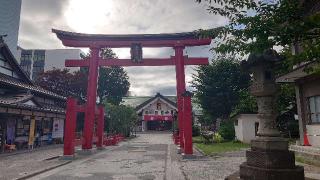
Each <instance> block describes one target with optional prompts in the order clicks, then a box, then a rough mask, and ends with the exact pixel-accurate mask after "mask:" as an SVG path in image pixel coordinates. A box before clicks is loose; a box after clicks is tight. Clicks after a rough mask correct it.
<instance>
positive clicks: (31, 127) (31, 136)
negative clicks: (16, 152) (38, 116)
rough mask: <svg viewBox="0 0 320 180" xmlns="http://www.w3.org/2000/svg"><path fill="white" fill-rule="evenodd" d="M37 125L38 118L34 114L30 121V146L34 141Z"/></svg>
mask: <svg viewBox="0 0 320 180" xmlns="http://www.w3.org/2000/svg"><path fill="white" fill-rule="evenodd" d="M35 126H36V120H35V118H34V116H33V117H32V118H31V121H30V131H29V142H28V145H29V146H32V145H33V142H34V129H35Z"/></svg>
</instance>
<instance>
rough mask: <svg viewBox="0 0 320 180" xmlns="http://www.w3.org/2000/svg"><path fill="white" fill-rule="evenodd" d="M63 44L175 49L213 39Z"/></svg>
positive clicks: (73, 41)
mask: <svg viewBox="0 0 320 180" xmlns="http://www.w3.org/2000/svg"><path fill="white" fill-rule="evenodd" d="M61 41H62V44H63V45H65V46H68V47H82V48H85V47H92V46H98V47H101V48H103V47H108V48H124V47H131V45H132V43H141V45H142V46H143V47H175V46H203V45H210V43H211V39H186V40H149V41H148V40H145V41H136V40H133V41H101V40H100V41H99V40H91V41H90V40H78V39H61Z"/></svg>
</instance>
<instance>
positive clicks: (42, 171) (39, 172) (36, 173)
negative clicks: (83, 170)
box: [15, 161, 72, 180]
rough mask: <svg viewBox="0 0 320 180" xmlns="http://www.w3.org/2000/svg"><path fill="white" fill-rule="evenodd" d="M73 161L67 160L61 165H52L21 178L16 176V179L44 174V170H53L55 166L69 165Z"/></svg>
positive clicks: (23, 179) (22, 179) (21, 179)
mask: <svg viewBox="0 0 320 180" xmlns="http://www.w3.org/2000/svg"><path fill="white" fill-rule="evenodd" d="M71 162H72V161H67V162H64V163H62V164H59V165H56V166H52V167H49V168H46V169H43V170H41V171H37V172H33V173H31V174H28V175H26V176H23V177H20V178H16V179H15V180H25V179H28V178H31V177H34V176H36V175H39V174H42V173H44V172H47V171H50V170H53V169H55V168H58V167H61V166H64V165H67V164H69V163H71Z"/></svg>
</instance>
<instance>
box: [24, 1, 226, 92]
mask: <svg viewBox="0 0 320 180" xmlns="http://www.w3.org/2000/svg"><path fill="white" fill-rule="evenodd" d="M106 1H107V0H101V1H98V0H95V1H93V0H92V1H90V2H106ZM76 2H77V3H82V1H80V0H79V1H76ZM108 2H112V3H111V4H110V7H111V8H112V9H111V10H109V11H108V12H103V13H102V15H101V17H92V18H99V19H101V23H100V22H99V23H98V24H96V25H95V26H94V27H92V28H90V29H88V28H85V27H86V26H87V25H90V23H91V22H90V18H89V19H88V18H85V19H80V20H81V21H80V22H81V24H82V25H83V26H81V27H77V26H76V25H75V24H72V23H71V24H70V19H68V17H66V12H67V11H68V8H69V9H70V5H71V4H70V0H28V1H23V3H22V13H21V22H20V35H19V44H20V45H21V46H22V47H24V48H27V49H28V48H41V49H42V48H62V47H63V46H62V44H61V42H60V41H59V40H58V39H57V38H56V37H55V35H54V34H53V33H51V28H53V27H54V28H59V29H64V30H72V31H77V32H87V33H105V34H108V33H109V34H130V33H173V32H186V31H193V30H197V29H200V28H202V29H205V28H212V27H216V26H220V25H223V24H225V23H226V19H224V18H222V17H219V16H215V15H211V14H209V13H208V12H207V11H206V10H205V9H206V7H205V6H204V5H203V4H197V3H195V2H194V0H173V1H172V0H135V1H132V0H109V1H108ZM92 8H96V7H87V9H86V11H87V12H88V13H90V11H95V9H92ZM209 49H210V46H206V47H194V48H186V50H185V54H187V55H188V56H196V57H198V56H199V57H210V58H211V57H212V53H211V52H209ZM115 52H116V53H117V54H118V56H119V57H120V58H128V57H129V50H115ZM170 55H174V52H173V50H172V49H170V48H161V49H149V48H148V49H144V57H169V56H170ZM126 70H127V71H128V74H129V78H130V82H131V89H130V90H131V91H133V94H135V95H153V94H154V93H155V92H161V93H164V94H167V95H172V94H175V93H176V92H175V85H176V82H175V70H174V67H130V68H126ZM192 73H194V70H193V67H186V82H187V86H189V83H188V82H190V81H191V80H192V78H191V74H192ZM188 89H190V87H188Z"/></svg>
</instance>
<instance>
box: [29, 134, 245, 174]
mask: <svg viewBox="0 0 320 180" xmlns="http://www.w3.org/2000/svg"><path fill="white" fill-rule="evenodd" d="M238 156H243V153H242V152H240V153H239V152H238V153H237V154H229V155H224V157H215V158H207V157H199V158H197V159H191V160H190V159H189V160H187V159H181V156H180V155H178V154H177V149H176V146H175V145H173V144H172V140H171V135H170V134H169V133H153V134H139V135H138V137H137V138H135V139H133V140H131V141H128V142H124V143H122V144H121V145H120V146H118V147H115V148H114V149H109V150H104V151H102V152H99V153H98V154H95V155H93V156H90V157H88V158H86V159H82V160H78V161H74V162H73V163H71V164H68V165H65V166H63V167H59V168H57V169H55V170H52V171H49V172H46V173H43V174H41V175H38V176H35V177H33V178H32V179H43V180H53V179H62V180H63V179H115V180H138V179H141V180H153V179H155V180H158V179H161V180H162V179H165V180H180V179H181V180H182V179H183V180H184V179H190V180H193V179H194V180H200V179H214V180H219V179H224V177H225V176H227V175H229V174H230V173H232V172H234V171H236V170H238V168H239V164H240V163H241V162H242V161H243V160H244V157H238Z"/></svg>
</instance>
